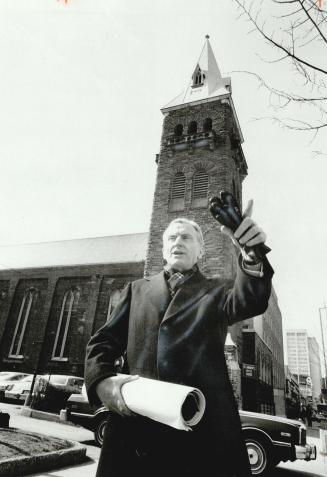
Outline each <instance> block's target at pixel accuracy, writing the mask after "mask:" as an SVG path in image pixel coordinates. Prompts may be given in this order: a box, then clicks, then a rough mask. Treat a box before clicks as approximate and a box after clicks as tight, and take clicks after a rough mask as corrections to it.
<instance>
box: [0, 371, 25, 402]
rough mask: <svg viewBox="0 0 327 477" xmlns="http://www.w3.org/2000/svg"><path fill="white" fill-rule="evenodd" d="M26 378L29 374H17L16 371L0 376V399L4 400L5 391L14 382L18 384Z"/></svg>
mask: <svg viewBox="0 0 327 477" xmlns="http://www.w3.org/2000/svg"><path fill="white" fill-rule="evenodd" d="M26 376H29V374H27V373H18V372H16V371H10V372H8V373H6V374H2V375H1V376H0V399H4V397H5V391H6V389H7V388H8V386H11V385H12V384H14V383H15V382H18V381H20V380H21V379H23V378H26Z"/></svg>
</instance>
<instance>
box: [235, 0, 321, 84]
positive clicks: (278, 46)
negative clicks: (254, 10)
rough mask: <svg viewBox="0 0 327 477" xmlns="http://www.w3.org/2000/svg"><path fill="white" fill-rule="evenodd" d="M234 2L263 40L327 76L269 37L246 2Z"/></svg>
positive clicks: (317, 67) (237, 0)
mask: <svg viewBox="0 0 327 477" xmlns="http://www.w3.org/2000/svg"><path fill="white" fill-rule="evenodd" d="M234 1H235V2H236V3H237V4H238V6H239V7H240V8H241V9H242V10H243V11H244V13H245V15H246V16H247V17H248V19H249V20H250V22H251V23H252V24H253V25H254V27H255V29H256V30H257V31H258V32H259V33H260V34H261V35H262V36H263V38H265V40H267V41H268V42H269V43H271V44H272V45H274V46H275V47H276V48H277V49H279V50H281V51H283V52H284V53H286V54H287V55H288V56H289V57H290V58H292V59H294V60H295V61H298V62H299V63H302V64H303V65H305V66H307V67H308V68H311V69H313V70H315V71H319V72H320V73H323V74H326V75H327V70H324V69H323V68H320V67H319V66H317V65H314V64H312V63H309V62H308V61H306V60H304V59H303V58H301V57H299V56H297V55H295V54H293V53H292V52H291V51H290V50H289V49H288V48H287V47H285V46H283V45H282V44H281V43H278V42H277V41H275V40H274V39H273V37H272V35H271V36H269V35H268V34H266V33H265V31H264V29H263V28H264V26H263V27H260V26H259V24H258V15H257V16H256V17H255V18H254V17H253V16H252V14H251V12H250V10H247V9H246V8H245V2H244V1H242V0H234ZM285 3H288V2H285Z"/></svg>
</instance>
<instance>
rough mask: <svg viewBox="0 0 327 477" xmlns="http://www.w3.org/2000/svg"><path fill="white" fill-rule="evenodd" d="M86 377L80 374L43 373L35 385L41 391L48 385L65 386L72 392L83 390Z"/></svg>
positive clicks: (60, 387) (59, 387)
mask: <svg viewBox="0 0 327 477" xmlns="http://www.w3.org/2000/svg"><path fill="white" fill-rule="evenodd" d="M83 384H84V379H83V378H80V377H78V376H67V375H65V374H43V375H40V376H38V377H37V379H36V384H35V387H36V388H38V389H39V390H40V391H41V392H42V391H45V390H46V388H47V386H49V385H51V386H53V387H55V388H58V389H62V388H65V389H66V390H67V391H70V392H71V393H79V392H81V389H82V386H83Z"/></svg>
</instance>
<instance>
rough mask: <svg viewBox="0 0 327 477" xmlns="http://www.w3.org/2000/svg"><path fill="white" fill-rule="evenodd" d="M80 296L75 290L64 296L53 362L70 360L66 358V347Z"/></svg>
mask: <svg viewBox="0 0 327 477" xmlns="http://www.w3.org/2000/svg"><path fill="white" fill-rule="evenodd" d="M78 296H79V293H78V290H77V289H73V288H72V289H70V290H68V291H67V292H66V293H65V295H64V298H63V301H62V305H61V311H60V316H59V322H58V327H57V333H56V337H55V342H54V345H53V350H52V357H51V359H52V360H56V361H67V359H68V357H67V356H65V346H66V341H67V335H68V329H69V323H70V320H71V316H72V312H73V305H74V302H75V300H76V299H77V298H78Z"/></svg>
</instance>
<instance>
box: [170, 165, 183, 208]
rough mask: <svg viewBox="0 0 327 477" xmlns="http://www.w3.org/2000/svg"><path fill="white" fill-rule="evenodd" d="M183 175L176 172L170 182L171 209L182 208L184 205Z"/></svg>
mask: <svg viewBox="0 0 327 477" xmlns="http://www.w3.org/2000/svg"><path fill="white" fill-rule="evenodd" d="M185 182H186V181H185V175H184V174H183V172H177V174H176V175H175V176H174V178H173V180H172V184H171V192H170V204H169V208H170V210H171V211H175V210H176V211H177V210H183V209H184V207H185Z"/></svg>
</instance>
